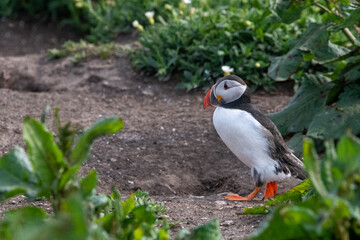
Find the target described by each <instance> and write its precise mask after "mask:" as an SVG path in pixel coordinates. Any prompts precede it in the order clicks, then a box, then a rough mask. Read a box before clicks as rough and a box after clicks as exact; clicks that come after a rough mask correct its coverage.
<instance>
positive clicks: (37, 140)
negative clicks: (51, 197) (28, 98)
mask: <svg viewBox="0 0 360 240" xmlns="http://www.w3.org/2000/svg"><path fill="white" fill-rule="evenodd" d="M23 138H24V140H25V142H26V146H27V148H28V152H29V158H30V162H31V164H32V167H33V170H34V172H35V174H36V177H37V179H38V180H39V185H40V186H41V189H40V190H41V191H44V194H48V193H46V192H48V191H50V189H51V188H52V185H53V182H54V180H55V179H57V178H58V176H59V174H60V169H61V168H63V167H64V165H65V163H64V159H63V156H62V153H61V151H60V150H59V148H58V146H57V145H56V144H55V141H54V139H53V136H52V134H51V133H50V132H49V131H47V130H46V129H45V127H44V125H43V124H41V123H39V122H37V121H36V120H34V119H32V118H29V117H27V118H25V121H24V126H23Z"/></svg>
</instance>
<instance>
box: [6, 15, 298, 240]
mask: <svg viewBox="0 0 360 240" xmlns="http://www.w3.org/2000/svg"><path fill="white" fill-rule="evenodd" d="M22 25H24V23H21V22H19V21H9V20H2V21H1V24H0V31H1V32H2V33H7V32H11V34H10V35H9V36H10V38H9V39H10V40H9V39H8V38H0V56H1V57H0V73H3V74H2V77H1V78H0V96H1V98H0V106H1V108H0V136H1V137H0V154H1V155H2V154H4V153H6V152H8V151H9V150H10V149H12V148H13V147H14V146H15V145H20V146H23V145H24V143H23V140H22V138H21V131H22V130H21V127H22V122H23V119H24V117H25V116H32V117H34V118H37V119H39V118H40V115H41V113H42V111H43V109H44V108H45V106H46V105H47V104H48V105H50V106H51V107H60V109H61V111H60V115H61V117H62V119H63V121H71V122H73V123H74V124H75V125H76V126H79V127H83V128H87V127H89V126H90V125H91V124H93V123H94V122H95V121H97V120H99V119H103V118H107V117H112V116H120V117H121V118H123V120H124V122H125V127H124V129H123V130H122V131H121V132H119V133H117V134H113V135H111V136H108V137H103V138H101V139H99V140H97V141H96V142H95V144H94V146H93V149H92V154H91V156H90V158H89V160H88V161H87V162H86V163H85V164H84V166H83V167H82V169H81V175H84V174H86V173H87V172H88V171H89V170H90V169H96V170H97V172H98V174H99V179H100V183H99V187H98V191H99V192H107V193H109V192H110V189H111V186H113V185H114V186H116V188H118V189H119V190H120V191H121V192H122V193H123V194H124V195H126V194H129V193H132V192H134V191H135V190H137V189H141V190H143V191H147V192H149V194H150V196H151V197H152V198H153V199H155V200H156V201H158V202H163V203H164V204H165V206H166V208H167V209H168V211H167V213H166V214H167V215H168V216H169V218H170V219H171V220H172V221H174V222H176V221H180V222H181V223H180V224H179V225H177V226H176V227H175V229H174V231H177V230H178V229H179V228H182V227H185V228H191V227H193V226H196V225H199V224H201V223H204V222H206V221H208V220H210V219H213V218H218V219H219V220H220V224H221V230H222V234H223V236H224V239H243V238H245V237H246V236H248V235H249V234H250V233H251V232H252V231H253V230H254V228H256V227H258V225H259V222H260V221H261V220H262V219H263V216H239V215H237V214H236V213H239V212H241V211H243V209H244V208H245V207H249V206H253V205H256V204H261V203H262V202H261V201H260V199H261V198H262V195H260V196H258V197H257V198H256V199H257V200H256V201H252V202H229V201H225V200H224V199H223V197H222V195H224V193H227V192H233V193H239V194H240V195H247V194H248V193H249V192H251V190H253V187H254V186H253V183H252V180H251V178H250V171H249V169H248V168H247V167H246V166H244V165H243V164H242V163H241V162H240V161H239V160H238V159H237V158H236V157H235V156H234V155H233V154H232V153H231V152H230V151H229V150H228V149H227V148H226V146H225V145H224V144H223V143H222V141H221V139H220V138H219V137H218V135H217V134H216V132H215V130H214V128H213V126H212V122H211V116H212V110H207V111H204V110H203V109H202V100H203V97H204V92H203V91H198V92H190V93H186V92H185V91H184V90H179V89H176V87H175V86H176V83H172V82H169V83H159V82H157V81H156V79H155V78H153V77H146V76H142V75H141V74H139V73H138V72H135V71H134V70H133V69H132V67H131V62H130V60H129V59H128V57H126V56H125V57H120V58H112V59H109V60H100V59H93V60H89V61H87V62H84V63H81V64H78V65H73V64H72V63H71V61H70V59H68V58H65V59H60V60H49V59H47V58H46V56H45V54H44V52H45V51H46V49H47V48H49V47H57V46H60V45H61V43H62V42H63V41H60V40H57V41H56V42H55V41H54V42H51V41H52V40H51V37H48V36H53V37H54V38H56V39H66V38H69V37H70V38H71V36H68V35H66V34H64V33H61V32H57V31H58V30H55V31H52V29H51V28H49V26H48V25H41V24H36V23H34V24H30V25H29V26H27V24H25V25H26V31H23V30H24V29H23V27H22ZM34 29H36V30H34ZM24 39H25V40H26V44H23V46H19V45H18V44H14V43H15V42H20V43H21V42H22V40H24ZM34 41H37V42H36V43H35V42H34ZM124 41H125V42H126V40H124ZM39 53H40V54H39ZM289 89H291V88H289V87H288V86H287V87H282V88H281V90H280V91H277V92H276V93H273V94H270V93H267V92H263V91H258V92H255V93H254V94H253V102H254V103H256V104H257V105H258V107H259V108H260V109H261V110H262V111H263V112H271V111H277V110H279V109H281V108H282V107H283V106H285V105H286V104H287V103H288V101H289V100H290V98H291V95H292V91H290V90H289ZM51 115H52V112H51V113H49V115H48V119H47V123H48V126H49V128H51ZM295 183H296V181H294V182H292V183H283V184H281V183H280V186H279V187H280V192H281V191H284V190H286V189H288V188H289V187H290V186H292V185H294V184H295ZM25 204H35V205H42V206H43V207H44V208H46V209H48V210H49V211H50V209H49V206H48V205H47V203H41V202H40V203H39V202H36V203H28V202H27V201H26V200H25V199H24V198H23V197H21V196H19V197H15V198H13V199H10V200H7V201H5V202H3V203H0V212H1V215H2V214H3V212H4V211H6V210H9V209H13V208H17V207H19V206H22V205H25Z"/></svg>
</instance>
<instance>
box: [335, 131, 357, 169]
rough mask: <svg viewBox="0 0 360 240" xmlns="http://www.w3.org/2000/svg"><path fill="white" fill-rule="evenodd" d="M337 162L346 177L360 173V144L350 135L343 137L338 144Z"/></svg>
mask: <svg viewBox="0 0 360 240" xmlns="http://www.w3.org/2000/svg"><path fill="white" fill-rule="evenodd" d="M337 160H338V161H337V162H338V163H339V164H341V165H342V168H341V170H342V171H343V173H344V175H345V176H347V175H348V174H350V173H352V172H354V171H356V170H357V171H360V143H359V141H357V140H356V139H354V138H353V137H352V136H351V134H350V133H348V134H347V135H344V136H342V137H341V138H340V140H339V142H338V145H337Z"/></svg>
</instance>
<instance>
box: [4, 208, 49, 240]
mask: <svg viewBox="0 0 360 240" xmlns="http://www.w3.org/2000/svg"><path fill="white" fill-rule="evenodd" d="M47 219H48V218H47V214H46V212H45V211H44V210H43V209H41V208H38V207H33V206H27V207H23V208H20V209H16V210H11V211H8V212H6V213H5V217H4V219H3V220H2V222H1V225H0V237H1V239H6V240H15V239H16V240H30V239H31V240H33V239H34V240H35V239H39V238H33V234H34V233H36V232H37V229H39V228H41V227H42V226H43V225H44V224H45V221H46V220H47ZM4 236H6V237H4Z"/></svg>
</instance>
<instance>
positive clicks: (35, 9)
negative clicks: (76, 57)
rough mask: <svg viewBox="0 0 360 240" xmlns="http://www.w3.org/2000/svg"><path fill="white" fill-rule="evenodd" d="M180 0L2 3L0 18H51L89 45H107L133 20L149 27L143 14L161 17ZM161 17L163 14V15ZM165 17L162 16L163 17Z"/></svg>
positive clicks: (28, 0)
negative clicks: (148, 12)
mask: <svg viewBox="0 0 360 240" xmlns="http://www.w3.org/2000/svg"><path fill="white" fill-rule="evenodd" d="M179 1H180V0H170V1H169V0H156V1H153V0H133V1H126V0H50V1H43V0H11V1H10V0H2V1H1V2H0V17H3V16H21V15H27V16H29V17H32V18H34V17H42V18H50V19H52V20H59V21H61V22H62V24H63V25H64V24H67V25H71V26H73V27H74V28H75V29H76V30H77V31H80V33H81V34H85V35H86V39H87V40H88V41H90V42H97V43H98V42H105V43H107V42H110V41H112V40H114V39H115V38H116V37H117V36H118V35H119V34H121V33H124V32H128V31H129V30H130V29H131V23H132V21H134V20H135V19H137V20H138V21H140V22H141V24H143V25H149V24H150V23H149V22H148V20H147V18H146V17H145V15H144V14H145V12H147V11H154V12H155V13H156V14H162V13H163V12H164V11H165V8H164V5H165V4H169V3H170V4H177V3H178V2H179ZM162 15H163V14H162ZM163 16H164V17H165V15H163Z"/></svg>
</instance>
